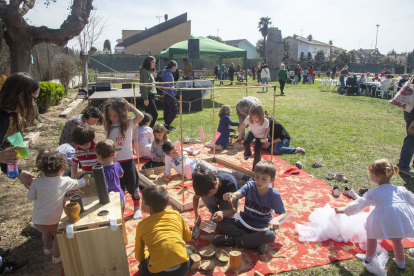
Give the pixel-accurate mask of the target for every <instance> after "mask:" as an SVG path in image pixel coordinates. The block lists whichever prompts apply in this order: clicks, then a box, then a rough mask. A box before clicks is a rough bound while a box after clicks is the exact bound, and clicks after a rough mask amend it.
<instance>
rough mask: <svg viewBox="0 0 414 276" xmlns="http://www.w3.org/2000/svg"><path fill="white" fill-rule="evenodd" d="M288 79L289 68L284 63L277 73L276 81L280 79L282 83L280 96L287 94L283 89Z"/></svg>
mask: <svg viewBox="0 0 414 276" xmlns="http://www.w3.org/2000/svg"><path fill="white" fill-rule="evenodd" d="M286 79H287V70H286V69H285V65H284V64H283V63H282V65H280V70H279V72H278V73H277V78H276V81H279V84H280V96H283V95H285V93H283V89H284V88H285V83H286Z"/></svg>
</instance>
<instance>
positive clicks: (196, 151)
mask: <svg viewBox="0 0 414 276" xmlns="http://www.w3.org/2000/svg"><path fill="white" fill-rule="evenodd" d="M200 152H201V149H198V150H195V151H193V155H194V156H196V155H199V154H200Z"/></svg>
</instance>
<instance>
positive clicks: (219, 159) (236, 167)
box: [216, 157, 254, 177]
mask: <svg viewBox="0 0 414 276" xmlns="http://www.w3.org/2000/svg"><path fill="white" fill-rule="evenodd" d="M216 162H217V164H220V165H222V166H224V167H227V168H229V169H232V170H235V171H238V172H241V173H244V174H247V175H250V176H252V177H254V173H253V172H252V171H249V170H247V169H245V168H242V167H239V166H236V165H234V164H232V163H230V162H229V161H226V160H224V159H221V158H219V157H216Z"/></svg>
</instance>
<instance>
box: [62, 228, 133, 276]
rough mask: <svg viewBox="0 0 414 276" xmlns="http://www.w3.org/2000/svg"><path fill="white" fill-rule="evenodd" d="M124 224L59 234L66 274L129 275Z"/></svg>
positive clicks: (78, 275) (69, 275)
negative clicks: (70, 235) (71, 235)
mask: <svg viewBox="0 0 414 276" xmlns="http://www.w3.org/2000/svg"><path fill="white" fill-rule="evenodd" d="M123 236H124V235H123V230H122V226H121V225H118V226H117V230H116V231H112V230H111V228H110V227H101V228H98V229H94V230H85V231H78V232H75V237H74V238H73V239H68V238H67V237H66V235H65V234H60V235H57V237H58V242H59V248H60V252H61V256H62V263H63V268H64V270H65V275H66V276H72V275H73V276H75V275H76V276H89V275H111V276H112V275H119V276H123V275H125V276H126V275H129V268H128V261H127V255H126V250H125V244H124V237H123Z"/></svg>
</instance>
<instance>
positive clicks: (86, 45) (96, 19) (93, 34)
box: [78, 10, 108, 87]
mask: <svg viewBox="0 0 414 276" xmlns="http://www.w3.org/2000/svg"><path fill="white" fill-rule="evenodd" d="M107 23H108V19H105V18H104V17H102V16H100V15H98V14H97V12H96V10H94V11H93V12H92V13H91V15H90V17H89V23H88V24H87V25H86V26H85V28H84V29H83V30H82V32H81V33H80V35H79V36H78V42H79V46H80V48H81V52H80V60H81V61H82V68H83V73H82V86H83V87H86V86H87V85H88V62H89V58H90V56H92V55H93V54H94V53H95V52H96V51H97V49H96V48H95V47H94V46H93V45H94V43H95V42H96V41H97V40H98V39H99V37H100V36H101V35H102V34H103V33H104V32H105V30H106V28H107V27H108V24H107Z"/></svg>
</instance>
